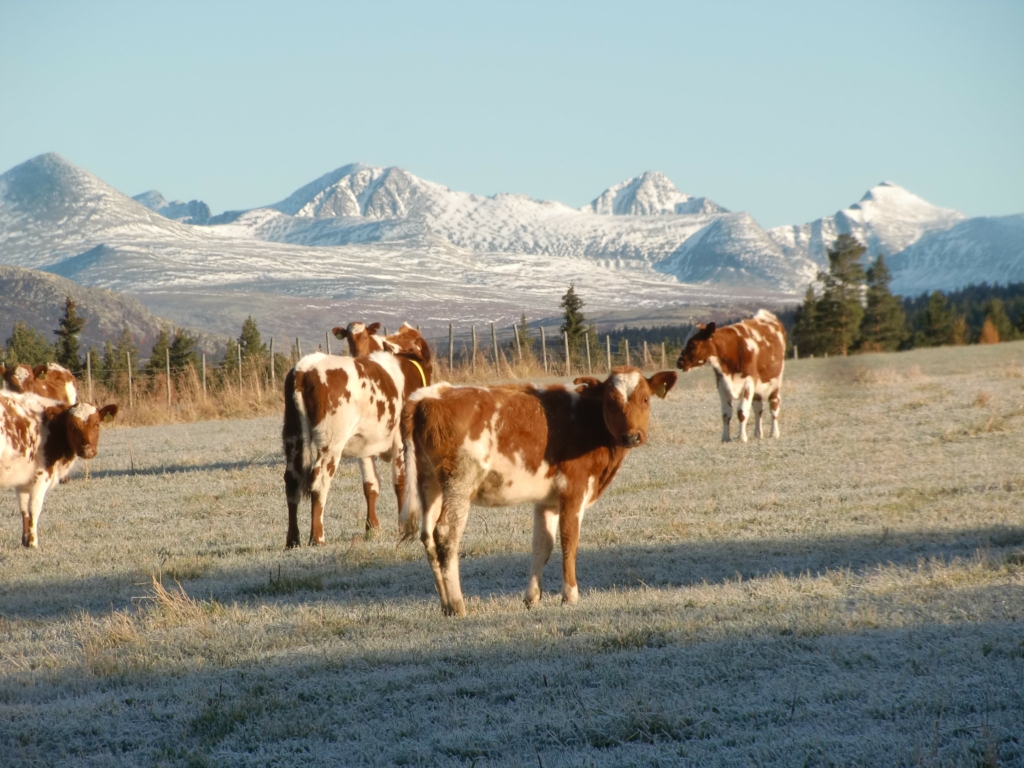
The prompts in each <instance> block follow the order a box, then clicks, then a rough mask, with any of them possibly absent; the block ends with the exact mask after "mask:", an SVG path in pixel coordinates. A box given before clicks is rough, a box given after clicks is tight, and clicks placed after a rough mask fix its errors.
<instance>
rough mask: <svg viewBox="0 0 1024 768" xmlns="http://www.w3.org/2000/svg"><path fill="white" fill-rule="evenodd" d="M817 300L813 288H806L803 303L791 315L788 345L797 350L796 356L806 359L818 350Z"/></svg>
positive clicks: (809, 286)
mask: <svg viewBox="0 0 1024 768" xmlns="http://www.w3.org/2000/svg"><path fill="white" fill-rule="evenodd" d="M817 308H818V298H817V297H816V296H815V295H814V286H811V285H808V286H807V293H806V294H805V295H804V303H803V304H801V305H800V306H799V307H797V308H796V311H795V312H794V313H793V332H792V333H790V335H789V340H790V343H792V345H793V346H794V347H796V348H797V351H798V354H800V355H803V356H804V357H808V356H810V355H814V354H817V350H818V312H817Z"/></svg>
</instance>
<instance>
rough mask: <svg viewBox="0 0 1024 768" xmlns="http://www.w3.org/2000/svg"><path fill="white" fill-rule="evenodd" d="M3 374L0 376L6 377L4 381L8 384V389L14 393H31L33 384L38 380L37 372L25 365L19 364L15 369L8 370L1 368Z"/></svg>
mask: <svg viewBox="0 0 1024 768" xmlns="http://www.w3.org/2000/svg"><path fill="white" fill-rule="evenodd" d="M0 368H2V369H3V370H2V372H0V375H2V376H3V377H4V381H5V382H7V388H8V389H10V390H11V391H12V392H31V391H32V382H34V381H35V379H36V374H35V372H34V371H33V370H32V369H31V368H30V367H29V366H27V365H25V364H24V363H18V364H17V365H16V366H14V367H13V368H7V367H5V366H0Z"/></svg>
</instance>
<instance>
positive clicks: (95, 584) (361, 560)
mask: <svg viewBox="0 0 1024 768" xmlns="http://www.w3.org/2000/svg"><path fill="white" fill-rule="evenodd" d="M522 538H523V539H524V540H523V541H522V542H520V544H519V546H521V549H519V550H517V551H515V552H514V553H511V554H486V555H474V554H473V553H472V551H470V552H469V553H465V552H464V554H463V557H462V561H461V574H462V587H463V591H464V593H465V594H466V596H467V597H481V598H488V597H500V596H508V595H518V594H521V593H522V591H523V590H524V589H525V587H526V580H527V577H528V575H529V569H530V551H529V542H528V541H527V540H525V537H522ZM583 544H584V547H583V548H582V549H581V551H580V553H579V557H578V561H577V578H578V579H579V585H580V590H581V592H583V593H584V594H585V593H586V592H588V591H593V590H613V589H630V588H635V587H638V586H646V587H649V588H654V589H671V588H679V587H687V586H691V585H698V584H702V583H708V584H719V583H723V582H725V581H728V580H732V579H736V578H738V577H742V578H743V579H754V578H759V577H764V576H768V575H772V574H782V575H785V576H798V575H800V574H810V575H817V574H822V573H825V572H826V571H834V570H839V569H846V570H849V571H852V572H853V573H865V572H868V571H870V570H872V569H874V568H877V567H880V566H886V565H890V564H892V565H898V566H910V565H914V564H915V563H917V562H918V561H920V560H922V559H940V560H950V559H952V558H955V557H960V558H970V557H972V556H974V554H975V553H976V552H977V551H978V550H986V551H990V552H991V553H992V554H994V555H997V556H998V555H1001V554H1003V553H1010V552H1015V551H1016V550H1019V549H1020V548H1021V547H1022V546H1024V526H996V527H984V528H975V529H968V530H958V531H949V530H938V531H927V530H926V531H919V532H910V533H907V532H903V533H899V534H892V535H885V536H879V535H877V534H871V535H860V536H849V535H847V536H833V537H821V538H789V539H778V538H775V539H756V540H745V541H725V542H688V541H681V542H678V543H672V544H657V545H651V546H643V545H632V546H626V547H621V546H620V547H613V546H608V547H600V548H587V547H586V536H585V535H584V539H583ZM353 546H354V543H349V542H345V543H338V544H329V545H328V546H327V547H325V548H309V547H302V548H300V549H296V550H290V551H285V550H284V549H283V548H282V550H281V551H280V555H279V556H278V557H277V558H276V559H275V560H274V561H273V566H274V568H275V569H276V574H275V573H273V572H271V574H270V577H269V581H268V571H267V563H266V562H260V563H259V564H257V563H253V564H251V565H245V566H242V567H227V568H220V567H217V566H216V563H215V560H216V558H218V557H220V556H223V555H224V552H222V551H221V549H222V548H218V546H217V545H215V544H209V545H207V544H197V545H196V550H195V552H194V555H195V556H197V557H210V558H211V559H212V560H213V562H214V564H213V565H211V567H210V568H208V569H206V570H207V571H208V572H205V571H204V572H203V574H202V575H200V576H198V577H197V578H194V579H183V580H182V585H183V587H184V588H185V589H186V590H187V591H188V592H189V594H193V595H198V596H203V597H211V598H213V599H216V600H218V601H221V602H232V601H239V602H253V601H267V602H274V603H278V604H280V603H284V604H289V603H290V604H303V603H316V602H321V601H324V600H326V601H330V602H335V603H339V604H345V603H350V604H364V603H371V602H374V601H396V600H398V601H401V600H410V599H412V600H419V599H426V600H436V599H437V597H436V594H435V591H434V582H433V578H432V576H431V574H430V569H429V567H428V565H427V562H426V557H425V556H424V555H423V553H422V547H421V546H420V544H419V542H418V541H417V542H410V543H407V544H402V545H399V546H400V547H403V548H404V547H408V548H411V550H412V551H413V552H415V556H414V557H413V559H411V560H410V559H409V558H408V551H405V552H400V553H399V554H397V555H395V556H394V557H395V559H394V560H393V561H392V562H381V558H382V556H383V557H387V556H388V555H387V552H386V551H384V552H382V551H381V550H380V549H377V550H375V552H374V553H372V554H370V555H369V557H370V558H371V559H370V560H369V562H368V559H367V557H366V556H363V555H360V554H359V550H358V549H356V553H355V554H351V552H352V550H353ZM34 554H35V553H25V556H28V557H31V556H34ZM229 554H230V553H229ZM282 569H283V570H282ZM282 573H283V574H284V579H283V580H282ZM275 579H276V582H277V583H276V584H275ZM313 583H315V584H316V589H312V588H309V585H310V584H313ZM268 585H269V586H268ZM544 587H545V590H546V592H549V593H550V592H552V591H556V592H557V591H558V590H559V589H560V588H561V558H560V556H559V553H558V552H557V551H556V552H555V553H553V554H552V557H551V562H549V563H548V566H547V568H546V570H545V583H544ZM144 592H145V588H144V587H140V586H139V585H138V584H136V583H133V582H132V580H131V579H130V578H129V577H127V576H126V575H124V574H121V575H96V576H93V577H90V578H84V579H68V580H61V579H53V580H49V581H45V580H44V581H32V582H19V581H13V582H11V581H9V582H7V583H4V584H0V615H4V616H7V617H9V618H15V617H23V618H30V617H42V616H53V615H59V614H61V613H64V612H69V611H74V612H79V611H85V612H88V613H96V614H106V613H108V612H109V611H110V610H112V609H114V610H119V609H123V608H127V607H129V606H130V605H131V604H132V598H137V597H138V596H139V595H140V594H141V593H144Z"/></svg>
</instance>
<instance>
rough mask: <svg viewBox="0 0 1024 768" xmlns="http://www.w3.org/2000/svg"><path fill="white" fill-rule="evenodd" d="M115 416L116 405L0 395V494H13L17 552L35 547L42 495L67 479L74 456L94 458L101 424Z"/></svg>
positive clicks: (23, 395)
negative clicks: (18, 536) (18, 531)
mask: <svg viewBox="0 0 1024 768" xmlns="http://www.w3.org/2000/svg"><path fill="white" fill-rule="evenodd" d="M116 414H117V406H116V405H105V406H103V407H102V408H96V407H95V406H93V405H90V404H89V403H77V404H75V405H68V404H67V403H62V402H59V401H57V400H50V399H48V398H45V397H39V396H38V395H34V394H19V393H15V392H0V488H14V489H15V490H16V491H17V494H18V505H19V506H20V507H21V523H22V526H21V544H22V546H25V547H35V546H38V539H37V537H36V526H37V524H38V522H39V513H40V512H41V511H42V509H43V499H44V498H45V497H46V492H47V491H48V490H50V488H52V487H53V486H55V485H56V484H57V483H58V482H59V481H60V480H61V479H62V478H64V477H66V476H67V474H68V472H70V471H71V467H72V466H73V465H74V463H75V459H77V458H78V457H79V456H81V457H82V458H83V459H91V458H93V457H95V456H96V451H97V448H98V446H99V439H100V422H101V421H103V419H104V418H106V417H107V416H114V415H116Z"/></svg>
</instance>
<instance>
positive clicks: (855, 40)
mask: <svg viewBox="0 0 1024 768" xmlns="http://www.w3.org/2000/svg"><path fill="white" fill-rule="evenodd" d="M49 151H56V152H59V153H60V154H61V155H63V156H64V157H65V158H67V159H68V160H70V161H71V162H73V163H75V164H77V165H79V166H81V167H83V168H85V169H86V170H88V171H90V172H92V173H94V174H96V175H97V176H99V177H100V178H101V179H103V180H104V181H106V182H108V183H110V184H112V185H113V186H114V187H116V188H117V189H119V190H121V191H122V192H125V193H127V194H130V195H134V194H138V193H139V192H143V191H145V190H147V189H152V188H156V189H159V190H160V191H161V192H163V193H164V195H165V196H166V197H168V199H173V198H181V199H185V200H188V199H191V198H199V199H203V200H205V201H206V202H208V203H209V204H210V206H211V208H212V209H213V210H214V212H220V211H223V210H226V209H234V208H250V207H254V206H257V205H261V204H267V203H272V202H276V201H277V200H279V199H282V198H284V197H286V196H287V195H288V194H290V193H291V192H292V191H294V190H295V189H296V188H298V187H299V186H301V185H303V184H305V183H307V182H309V181H311V180H312V179H314V178H316V177H317V176H319V175H321V174H323V173H326V172H327V171H330V170H332V169H334V168H336V167H338V166H340V165H343V164H345V163H349V162H356V161H359V162H365V163H370V164H374V165H399V166H402V167H403V168H405V169H407V170H408V171H410V172H411V173H413V174H416V175H417V176H420V177H422V178H426V179H429V180H432V181H436V182H439V183H442V184H445V185H447V186H449V187H451V188H452V189H457V190H465V191H469V192H475V193H478V194H488V195H490V194H494V193H495V192H502V191H506V192H517V193H522V194H526V195H529V196H531V197H535V198H542V199H554V200H559V201H561V202H564V203H567V204H570V205H574V206H579V205H583V204H584V203H586V202H589V201H590V200H591V199H592V198H594V197H596V196H597V195H598V194H599V193H600V192H601V191H602V190H603V189H605V188H606V187H608V186H610V185H612V184H615V183H617V182H619V181H622V180H623V179H626V178H628V177H630V176H634V175H636V174H638V173H640V172H642V171H644V170H660V171H664V172H665V173H666V174H668V176H669V177H670V178H671V179H672V180H673V181H674V182H675V183H676V185H677V186H679V188H680V189H682V190H683V191H685V192H689V193H690V194H695V195H707V196H709V197H711V198H712V199H714V200H716V201H718V202H719V203H721V204H722V205H725V206H727V207H729V208H731V209H733V210H746V211H749V212H750V213H751V214H752V215H753V216H754V218H755V219H757V220H758V222H759V223H761V224H762V225H763V226H775V225H778V224H787V223H792V224H795V223H803V222H805V221H810V220H813V219H815V218H817V217H819V216H821V215H824V214H829V213H832V212H834V211H835V210H837V209H839V208H841V207H844V206H846V205H848V204H849V203H852V202H854V201H855V200H857V199H858V198H859V197H860V195H861V194H863V192H864V191H865V190H866V189H868V188H869V187H870V186H871V185H873V184H875V183H877V182H879V181H882V180H884V179H888V180H892V181H895V182H896V183H898V184H901V185H902V186H904V187H906V188H908V189H910V190H911V191H913V192H915V193H917V194H919V195H921V196H922V197H924V198H925V199H927V200H930V201H931V202H933V203H936V204H938V205H943V206H947V207H951V208H956V209H959V210H961V211H963V212H964V213H966V214H968V215H972V216H974V215H999V214H1008V213H1020V212H1024V2H1019V1H1014V2H1009V1H1008V2H985V1H984V0H982V1H980V2H979V1H978V0H973V1H972V2H961V3H947V2H898V0H889V2H880V3H875V2H846V3H828V4H826V3H822V2H814V3H810V2H809V3H787V2H750V3H742V2H731V3H729V2H726V3H712V2H702V3H693V4H689V3H656V2H655V3H645V4H636V3H625V2H621V1H620V2H616V3H608V2H589V3H557V2H552V1H551V0H548V1H547V2H539V3H531V2H520V1H517V2H514V3H431V2H410V3H398V2H358V3H352V4H341V3H334V2H305V3H260V2H245V3H241V2H240V3H228V2H209V3H194V4H193V3H187V2H178V3H139V2H125V3H109V2H85V3H80V2H73V3H72V2H69V3H61V2H28V1H27V0H19V1H18V2H11V1H10V0H0V171H3V170H7V169H8V168H10V167H12V166H14V165H17V164H18V163H21V162H23V161H25V160H27V159H29V158H30V157H34V156H35V155H37V154H40V153H42V152H49Z"/></svg>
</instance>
